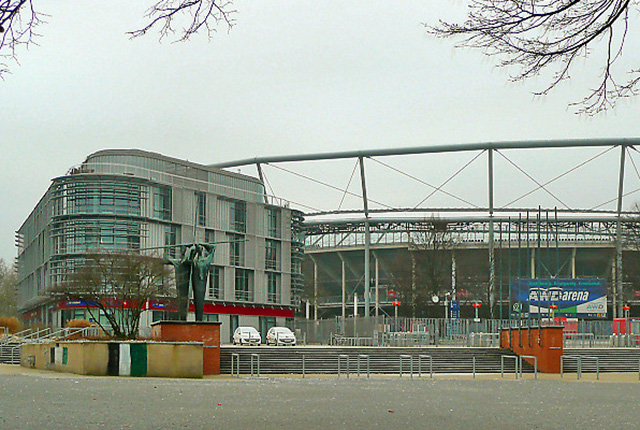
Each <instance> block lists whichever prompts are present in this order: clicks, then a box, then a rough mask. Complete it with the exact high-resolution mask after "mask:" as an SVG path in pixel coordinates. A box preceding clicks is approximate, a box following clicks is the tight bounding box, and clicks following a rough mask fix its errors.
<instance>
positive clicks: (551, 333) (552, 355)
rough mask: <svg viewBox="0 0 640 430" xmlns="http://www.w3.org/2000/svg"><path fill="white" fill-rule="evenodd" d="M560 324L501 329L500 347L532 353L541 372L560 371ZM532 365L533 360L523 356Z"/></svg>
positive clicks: (519, 352) (520, 352) (561, 345)
mask: <svg viewBox="0 0 640 430" xmlns="http://www.w3.org/2000/svg"><path fill="white" fill-rule="evenodd" d="M562 329H563V327H562V326H554V327H542V328H537V327H535V328H521V329H517V328H516V329H502V331H501V332H500V347H501V348H507V349H510V350H512V351H513V352H515V353H516V354H518V355H533V356H535V357H536V358H537V359H538V370H539V371H540V372H543V373H560V357H561V356H562V352H563V337H562ZM524 360H525V361H527V362H529V363H530V364H531V365H533V360H532V359H530V358H525V359H524Z"/></svg>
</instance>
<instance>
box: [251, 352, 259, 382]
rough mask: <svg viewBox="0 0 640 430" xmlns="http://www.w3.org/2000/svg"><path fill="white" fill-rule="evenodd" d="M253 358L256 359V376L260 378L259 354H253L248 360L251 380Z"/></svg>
mask: <svg viewBox="0 0 640 430" xmlns="http://www.w3.org/2000/svg"><path fill="white" fill-rule="evenodd" d="M254 358H255V359H256V362H257V370H258V372H257V376H258V378H259V377H260V354H255V353H253V354H251V359H250V361H251V377H252V378H253V359H254Z"/></svg>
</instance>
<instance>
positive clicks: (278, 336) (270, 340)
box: [266, 327, 296, 346]
mask: <svg viewBox="0 0 640 430" xmlns="http://www.w3.org/2000/svg"><path fill="white" fill-rule="evenodd" d="M266 343H267V345H276V346H278V345H291V346H295V345H296V335H295V334H293V332H292V331H291V330H289V329H288V328H286V327H271V328H270V329H269V331H268V332H267V341H266Z"/></svg>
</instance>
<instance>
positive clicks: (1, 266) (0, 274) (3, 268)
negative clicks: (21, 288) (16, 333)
mask: <svg viewBox="0 0 640 430" xmlns="http://www.w3.org/2000/svg"><path fill="white" fill-rule="evenodd" d="M17 304H18V292H17V289H16V272H15V270H14V268H13V267H12V266H10V265H9V264H7V263H5V262H4V260H3V259H1V258H0V317H1V316H9V317H12V316H16V315H17V313H16V309H17Z"/></svg>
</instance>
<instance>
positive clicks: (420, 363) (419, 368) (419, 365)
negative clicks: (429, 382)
mask: <svg viewBox="0 0 640 430" xmlns="http://www.w3.org/2000/svg"><path fill="white" fill-rule="evenodd" d="M423 358H428V359H429V378H431V379H433V357H432V356H430V355H426V354H419V355H418V378H421V377H422V359H423ZM475 359H476V358H475V357H473V360H474V361H473V363H474V369H475ZM474 373H475V370H474Z"/></svg>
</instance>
